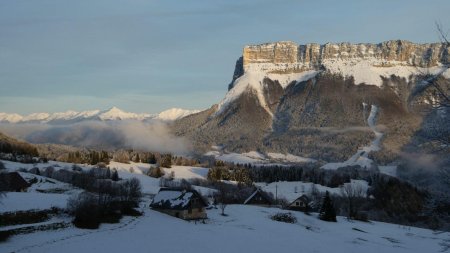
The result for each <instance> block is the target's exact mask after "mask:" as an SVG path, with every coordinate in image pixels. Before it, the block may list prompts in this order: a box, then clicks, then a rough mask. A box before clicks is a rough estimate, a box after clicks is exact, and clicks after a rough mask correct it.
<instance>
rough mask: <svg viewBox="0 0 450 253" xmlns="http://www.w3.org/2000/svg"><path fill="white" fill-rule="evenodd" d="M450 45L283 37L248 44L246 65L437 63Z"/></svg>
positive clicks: (447, 58)
mask: <svg viewBox="0 0 450 253" xmlns="http://www.w3.org/2000/svg"><path fill="white" fill-rule="evenodd" d="M449 50H450V47H449V46H446V45H445V44H442V43H431V44H415V43H412V42H409V41H405V40H390V41H386V42H382V43H379V44H369V43H364V44H350V43H327V44H324V45H319V44H314V43H311V44H305V45H297V44H296V43H294V42H289V41H282V42H275V43H266V44H261V45H249V46H245V47H244V50H243V67H244V70H246V69H248V67H249V66H250V65H251V64H265V63H270V64H275V65H284V66H288V67H289V68H287V70H291V71H292V70H299V69H312V68H316V67H318V66H320V65H321V64H322V63H323V61H324V60H346V59H369V58H373V59H376V60H379V61H380V62H381V63H383V62H384V63H385V64H386V66H391V65H392V64H400V65H403V66H415V67H422V68H425V67H434V66H437V65H439V64H442V63H448V62H450V55H449Z"/></svg>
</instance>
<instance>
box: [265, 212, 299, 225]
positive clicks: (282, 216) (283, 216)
mask: <svg viewBox="0 0 450 253" xmlns="http://www.w3.org/2000/svg"><path fill="white" fill-rule="evenodd" d="M270 218H271V219H272V220H274V221H279V222H285V223H292V224H293V223H296V222H297V218H295V216H294V215H292V213H276V214H274V215H272V216H270Z"/></svg>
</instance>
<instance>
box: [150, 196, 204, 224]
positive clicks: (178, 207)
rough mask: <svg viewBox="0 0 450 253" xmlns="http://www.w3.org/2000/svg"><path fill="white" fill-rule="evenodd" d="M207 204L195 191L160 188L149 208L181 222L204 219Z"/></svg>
mask: <svg viewBox="0 0 450 253" xmlns="http://www.w3.org/2000/svg"><path fill="white" fill-rule="evenodd" d="M207 206H208V204H207V203H206V202H205V200H203V198H202V196H201V195H200V194H199V193H198V192H197V191H196V190H183V189H177V188H161V189H160V190H159V192H158V194H156V195H155V197H154V198H153V201H152V203H151V204H150V207H151V208H153V209H155V210H157V211H160V212H163V213H166V214H169V215H172V216H175V217H177V218H180V219H183V220H196V219H206V218H207V215H206V210H205V208H206V207H207Z"/></svg>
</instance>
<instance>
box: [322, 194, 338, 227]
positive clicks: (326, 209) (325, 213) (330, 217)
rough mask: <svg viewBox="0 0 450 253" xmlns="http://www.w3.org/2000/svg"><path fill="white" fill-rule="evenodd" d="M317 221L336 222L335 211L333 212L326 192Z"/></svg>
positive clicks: (331, 203) (331, 202)
mask: <svg viewBox="0 0 450 253" xmlns="http://www.w3.org/2000/svg"><path fill="white" fill-rule="evenodd" d="M319 219H321V220H324V221H334V222H336V211H335V210H334V206H333V201H332V200H331V198H330V193H329V192H328V191H327V192H326V193H325V197H324V198H323V202H322V206H321V207H320V212H319Z"/></svg>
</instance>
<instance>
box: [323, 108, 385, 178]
mask: <svg viewBox="0 0 450 253" xmlns="http://www.w3.org/2000/svg"><path fill="white" fill-rule="evenodd" d="M363 106H364V110H365V109H366V106H367V104H365V103H364V104H363ZM377 113H378V107H377V106H376V105H372V106H371V109H370V114H369V117H368V118H367V124H368V125H369V127H370V129H371V130H372V132H373V133H374V134H375V139H374V140H373V141H372V142H371V143H370V145H369V146H366V147H362V148H359V149H358V151H357V152H356V153H355V154H354V155H353V156H352V157H350V158H349V159H348V160H347V161H345V162H336V163H327V164H325V165H323V166H322V167H321V168H322V169H326V170H336V169H338V168H341V167H346V166H356V165H359V166H361V167H362V168H366V169H367V168H370V167H371V166H372V164H373V161H372V160H371V159H370V158H369V153H370V152H372V151H378V150H380V148H381V147H380V143H381V138H382V137H383V133H381V132H379V131H378V130H377V128H376V116H377Z"/></svg>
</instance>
